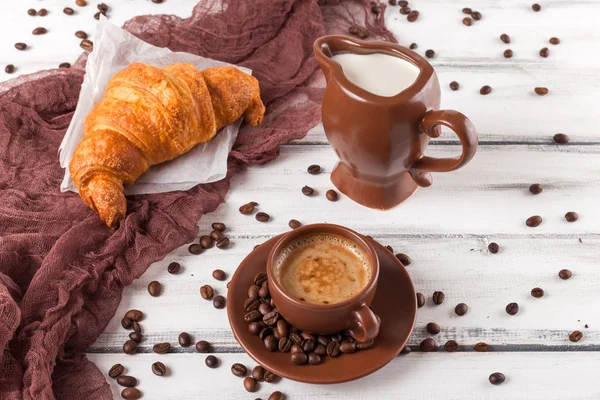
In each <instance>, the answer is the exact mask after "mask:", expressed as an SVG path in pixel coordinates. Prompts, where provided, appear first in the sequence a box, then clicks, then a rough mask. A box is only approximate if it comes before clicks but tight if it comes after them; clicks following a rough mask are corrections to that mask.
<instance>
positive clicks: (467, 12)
mask: <svg viewBox="0 0 600 400" xmlns="http://www.w3.org/2000/svg"><path fill="white" fill-rule="evenodd" d="M462 12H463V14H469V15H471V14H473V10H471V9H470V8H469V7H465V8H463V9H462Z"/></svg>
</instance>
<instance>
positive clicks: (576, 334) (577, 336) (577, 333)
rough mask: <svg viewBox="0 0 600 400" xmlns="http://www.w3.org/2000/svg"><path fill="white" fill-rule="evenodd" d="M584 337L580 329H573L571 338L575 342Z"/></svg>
mask: <svg viewBox="0 0 600 400" xmlns="http://www.w3.org/2000/svg"><path fill="white" fill-rule="evenodd" d="M582 338H583V333H581V332H580V331H573V332H571V334H570V335H569V340H570V341H571V342H574V343H577V342H579V341H580V340H581V339H582Z"/></svg>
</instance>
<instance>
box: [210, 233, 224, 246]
mask: <svg viewBox="0 0 600 400" xmlns="http://www.w3.org/2000/svg"><path fill="white" fill-rule="evenodd" d="M210 237H211V239H212V240H214V241H215V242H217V243H218V242H219V240H221V239H223V238H224V237H225V235H224V234H223V232H221V231H217V230H213V231H211V232H210Z"/></svg>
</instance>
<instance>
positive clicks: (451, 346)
mask: <svg viewBox="0 0 600 400" xmlns="http://www.w3.org/2000/svg"><path fill="white" fill-rule="evenodd" d="M444 350H446V351H447V352H449V353H454V352H455V351H458V343H457V342H456V340H448V341H447V342H446V344H445V345H444Z"/></svg>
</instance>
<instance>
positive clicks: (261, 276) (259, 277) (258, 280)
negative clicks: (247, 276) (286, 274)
mask: <svg viewBox="0 0 600 400" xmlns="http://www.w3.org/2000/svg"><path fill="white" fill-rule="evenodd" d="M266 281H267V274H266V273H265V272H259V273H258V274H256V276H255V277H254V284H255V285H257V286H258V287H259V288H260V287H261V286H262V284H263V283H265V282H266Z"/></svg>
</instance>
